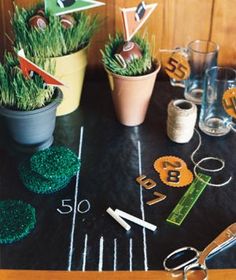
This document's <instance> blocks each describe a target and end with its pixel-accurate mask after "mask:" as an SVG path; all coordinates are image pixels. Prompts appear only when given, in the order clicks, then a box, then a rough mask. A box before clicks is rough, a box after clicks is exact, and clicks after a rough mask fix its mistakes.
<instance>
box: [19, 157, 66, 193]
mask: <svg viewBox="0 0 236 280" xmlns="http://www.w3.org/2000/svg"><path fill="white" fill-rule="evenodd" d="M19 173H20V178H21V180H22V182H23V184H24V185H25V187H26V188H27V189H29V190H30V191H32V192H35V193H38V194H49V193H54V192H57V191H59V190H61V189H63V188H65V187H66V186H67V185H68V183H69V182H70V179H71V178H65V179H64V180H61V181H52V180H48V179H46V178H44V177H42V176H41V175H39V174H37V173H35V172H34V171H32V170H31V168H30V164H29V162H24V163H22V164H20V166H19Z"/></svg>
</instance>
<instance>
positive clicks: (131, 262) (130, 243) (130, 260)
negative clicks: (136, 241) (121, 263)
mask: <svg viewBox="0 0 236 280" xmlns="http://www.w3.org/2000/svg"><path fill="white" fill-rule="evenodd" d="M129 271H133V239H132V238H130V239H129Z"/></svg>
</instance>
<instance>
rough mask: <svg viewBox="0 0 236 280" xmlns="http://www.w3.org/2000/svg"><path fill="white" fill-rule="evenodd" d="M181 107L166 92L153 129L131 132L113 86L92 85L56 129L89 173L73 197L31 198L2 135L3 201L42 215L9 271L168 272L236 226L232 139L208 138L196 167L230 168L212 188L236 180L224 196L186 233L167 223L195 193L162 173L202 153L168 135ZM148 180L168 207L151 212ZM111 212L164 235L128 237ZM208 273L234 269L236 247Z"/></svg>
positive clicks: (199, 206)
mask: <svg viewBox="0 0 236 280" xmlns="http://www.w3.org/2000/svg"><path fill="white" fill-rule="evenodd" d="M182 97H183V93H182V89H180V88H173V87H171V86H170V85H169V83H168V82H157V83H156V86H155V90H154V94H153V97H152V100H151V104H150V107H149V110H148V114H147V117H146V120H145V122H144V124H142V125H141V126H139V127H124V126H122V125H120V124H119V123H118V122H117V121H116V118H115V114H114V110H113V106H112V100H111V96H110V92H109V87H108V83H107V82H91V81H86V83H85V88H84V92H83V96H82V101H81V106H80V108H79V109H78V110H77V111H76V112H74V113H72V114H70V115H68V116H64V117H59V118H58V119H57V125H56V131H55V141H54V144H55V145H66V146H68V147H70V148H71V149H72V150H74V151H75V152H76V153H78V155H79V156H80V157H81V161H82V166H81V171H80V173H78V174H77V177H75V178H73V179H72V181H71V182H70V184H69V185H68V186H67V187H66V188H65V189H63V190H61V191H59V192H57V193H54V194H50V195H37V194H34V193H32V192H30V191H28V190H27V189H25V187H24V186H23V185H22V183H21V182H20V179H19V176H18V172H17V165H18V163H19V158H20V157H19V155H18V154H16V153H14V152H13V151H10V152H9V150H8V149H7V148H6V147H7V145H6V141H4V137H3V132H2V131H3V130H1V150H0V158H1V161H0V199H20V200H23V201H25V202H28V203H30V204H31V205H33V206H34V207H35V208H36V211H37V225H36V228H35V229H34V231H33V232H32V233H31V234H30V235H29V236H28V237H26V238H25V239H23V240H21V241H19V242H17V243H14V244H11V245H1V246H0V268H2V269H14V270H18V269H27V270H28V269H30V270H78V271H88V270H92V271H120V270H128V271H133V270H140V271H143V270H144V271H147V270H162V269H163V266H162V261H163V259H164V258H165V257H166V255H167V254H169V253H170V252H171V251H173V250H174V249H177V248H179V247H182V246H187V245H189V246H194V247H195V248H197V249H199V250H202V249H203V248H204V247H205V246H206V245H207V244H208V243H209V242H210V241H212V240H213V238H214V237H216V236H217V235H218V234H219V233H220V232H221V231H222V230H223V229H224V228H225V227H227V226H228V225H230V224H231V223H233V222H235V220H236V204H235V200H236V192H235V176H236V171H235V165H236V156H235V150H234V148H235V139H236V138H235V137H236V136H235V135H234V134H233V132H231V133H229V134H228V135H226V136H224V137H222V138H213V137H209V136H206V135H203V134H202V133H201V135H202V142H203V145H202V146H201V148H200V151H199V152H198V154H197V155H196V158H197V159H201V158H202V157H204V156H209V155H211V156H217V157H220V158H223V159H224V160H225V162H226V167H225V169H224V171H222V172H219V174H218V173H217V174H214V175H213V176H212V177H213V178H212V180H213V181H214V182H221V181H223V180H224V179H227V178H228V176H230V175H231V176H233V180H232V181H231V182H230V183H229V184H228V185H227V186H225V187H222V188H214V187H210V186H209V187H207V189H206V190H205V191H204V193H203V194H202V195H201V197H200V199H199V200H198V202H197V203H196V205H195V206H194V208H193V209H192V210H191V212H190V214H189V215H188V216H187V218H186V220H185V221H184V222H183V224H182V225H181V226H179V227H178V226H174V225H171V224H169V223H167V222H166V218H167V217H168V215H169V214H170V212H171V211H172V209H173V208H174V207H175V205H176V204H177V202H178V201H179V199H180V198H181V196H182V195H183V194H184V192H185V191H186V188H171V187H168V186H165V185H164V184H163V183H162V182H161V181H160V179H159V175H158V173H156V171H155V170H154V168H153V163H154V161H155V159H157V158H158V157H160V156H163V155H175V156H178V157H181V158H182V159H184V160H185V161H186V163H187V164H188V166H189V168H190V169H192V168H193V164H192V162H191V160H190V155H191V153H192V152H193V151H194V149H195V148H196V146H197V144H198V138H197V137H196V135H194V137H193V139H192V140H191V141H190V142H189V143H188V144H184V145H182V144H175V143H173V142H171V141H170V140H169V139H168V137H167V135H166V117H167V104H168V103H169V101H170V100H171V99H172V98H176V99H177V98H182ZM140 173H142V174H145V175H147V176H148V177H149V178H152V179H153V180H155V181H156V182H157V187H156V191H158V192H161V193H163V194H165V195H167V198H166V199H165V200H164V201H163V202H160V203H158V204H155V205H153V206H148V205H146V201H148V200H150V199H152V198H153V195H152V192H150V191H148V190H145V189H144V188H142V189H140V187H139V185H138V184H137V183H136V181H135V178H136V177H137V176H138V175H139V174H140ZM108 207H111V208H113V209H115V208H119V209H121V210H124V211H126V212H128V213H130V214H132V215H134V216H137V217H140V218H141V217H145V219H146V220H147V221H149V222H151V223H153V224H155V225H157V230H156V231H155V232H151V231H149V230H145V229H143V228H141V227H140V226H138V225H135V224H132V223H130V224H131V226H132V229H131V230H130V231H129V232H126V231H125V230H124V229H123V228H122V227H121V226H120V225H119V224H117V223H116V222H115V221H114V220H113V219H112V218H111V217H110V216H109V215H108V214H107V213H106V209H107V208H108ZM207 266H208V267H209V268H211V269H227V268H233V269H235V268H236V248H235V246H234V247H231V248H228V249H226V250H225V251H223V252H221V253H220V254H218V255H217V256H214V257H213V258H211V259H210V260H209V261H208V262H207ZM91 279H92V278H91ZM117 279H118V278H117ZM140 279H141V278H140ZM150 279H151V278H150ZM163 279H164V277H163ZM166 279H167V278H166Z"/></svg>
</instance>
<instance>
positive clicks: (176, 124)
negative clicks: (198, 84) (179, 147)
mask: <svg viewBox="0 0 236 280" xmlns="http://www.w3.org/2000/svg"><path fill="white" fill-rule="evenodd" d="M196 120H197V106H196V105H195V104H194V103H193V102H190V101H187V100H184V99H177V100H172V101H171V102H170V103H169V105H168V118H167V135H168V137H169V138H170V139H171V140H172V141H174V142H176V143H187V142H189V141H190V140H191V138H192V136H193V133H194V126H195V123H196Z"/></svg>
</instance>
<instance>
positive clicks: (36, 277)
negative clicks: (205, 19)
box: [0, 269, 236, 280]
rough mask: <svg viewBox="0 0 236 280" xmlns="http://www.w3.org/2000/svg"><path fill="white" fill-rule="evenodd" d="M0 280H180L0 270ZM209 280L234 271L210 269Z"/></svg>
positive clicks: (156, 274) (230, 277)
mask: <svg viewBox="0 0 236 280" xmlns="http://www.w3.org/2000/svg"><path fill="white" fill-rule="evenodd" d="M0 279H1V280H31V279H32V280H78V279H79V280H110V279H112V280H118V279H119V280H125V279H129V280H154V279H155V280H158V279H159V280H171V279H175V280H180V279H182V277H172V276H171V274H170V273H168V272H165V271H147V272H145V271H132V272H129V271H118V272H113V271H111V272H109V271H104V272H94V271H86V272H81V271H53V270H52V271H46V270H4V269H2V270H0ZM208 279H209V280H222V279H225V280H235V279H236V269H212V270H209V271H208Z"/></svg>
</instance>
